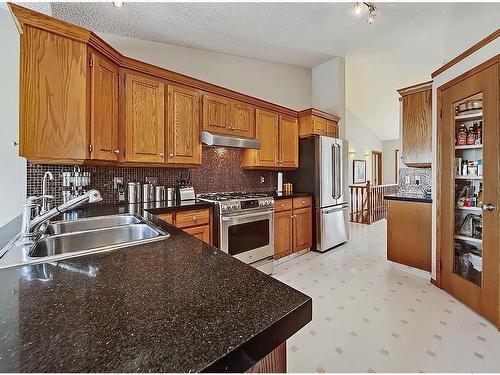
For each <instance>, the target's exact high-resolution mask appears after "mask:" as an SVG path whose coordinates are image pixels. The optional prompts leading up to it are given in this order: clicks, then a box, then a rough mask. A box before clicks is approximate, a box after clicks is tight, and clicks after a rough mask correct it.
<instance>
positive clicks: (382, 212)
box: [349, 181, 398, 224]
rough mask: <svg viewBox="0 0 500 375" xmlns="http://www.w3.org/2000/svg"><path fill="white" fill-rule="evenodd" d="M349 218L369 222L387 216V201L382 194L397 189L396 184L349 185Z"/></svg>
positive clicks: (390, 192)
mask: <svg viewBox="0 0 500 375" xmlns="http://www.w3.org/2000/svg"><path fill="white" fill-rule="evenodd" d="M349 190H350V193H351V197H350V218H351V221H352V222H353V223H360V224H371V223H374V222H376V221H379V220H382V219H385V218H386V217H387V202H386V201H385V199H384V195H388V194H394V193H397V191H398V185H397V184H390V185H374V186H373V185H371V183H370V181H367V182H366V185H350V186H349Z"/></svg>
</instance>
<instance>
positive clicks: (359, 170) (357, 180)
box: [352, 160, 366, 184]
mask: <svg viewBox="0 0 500 375" xmlns="http://www.w3.org/2000/svg"><path fill="white" fill-rule="evenodd" d="M352 163H353V164H352V174H353V176H352V182H353V184H363V183H366V160H353V161H352Z"/></svg>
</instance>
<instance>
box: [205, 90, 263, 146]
mask: <svg viewBox="0 0 500 375" xmlns="http://www.w3.org/2000/svg"><path fill="white" fill-rule="evenodd" d="M203 130H206V131H209V132H212V133H218V134H226V135H232V136H238V137H247V138H253V137H255V108H254V107H253V106H251V105H249V104H245V103H243V102H239V101H236V100H230V99H227V98H224V97H222V96H217V95H212V94H204V95H203Z"/></svg>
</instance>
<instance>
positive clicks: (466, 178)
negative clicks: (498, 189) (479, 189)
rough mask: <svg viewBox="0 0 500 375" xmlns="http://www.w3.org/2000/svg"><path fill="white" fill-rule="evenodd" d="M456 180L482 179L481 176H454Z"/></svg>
mask: <svg viewBox="0 0 500 375" xmlns="http://www.w3.org/2000/svg"><path fill="white" fill-rule="evenodd" d="M455 179H456V180H482V179H483V176H455Z"/></svg>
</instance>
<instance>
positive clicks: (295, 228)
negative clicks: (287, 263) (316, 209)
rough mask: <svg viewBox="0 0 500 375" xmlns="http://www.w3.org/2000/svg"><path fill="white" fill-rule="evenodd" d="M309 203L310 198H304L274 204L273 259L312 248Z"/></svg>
mask: <svg viewBox="0 0 500 375" xmlns="http://www.w3.org/2000/svg"><path fill="white" fill-rule="evenodd" d="M311 202H312V200H311V197H304V198H295V199H280V200H277V201H276V202H275V203H274V259H280V258H283V257H285V256H288V255H290V254H292V253H297V252H299V251H302V250H305V249H307V248H310V247H311V246H312V206H311Z"/></svg>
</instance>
